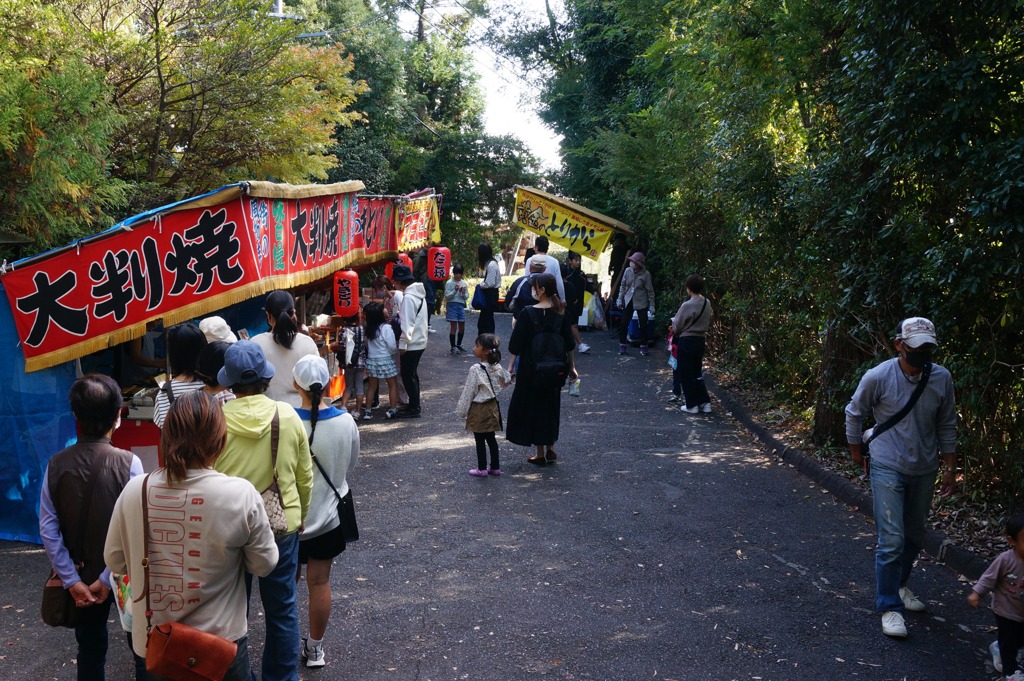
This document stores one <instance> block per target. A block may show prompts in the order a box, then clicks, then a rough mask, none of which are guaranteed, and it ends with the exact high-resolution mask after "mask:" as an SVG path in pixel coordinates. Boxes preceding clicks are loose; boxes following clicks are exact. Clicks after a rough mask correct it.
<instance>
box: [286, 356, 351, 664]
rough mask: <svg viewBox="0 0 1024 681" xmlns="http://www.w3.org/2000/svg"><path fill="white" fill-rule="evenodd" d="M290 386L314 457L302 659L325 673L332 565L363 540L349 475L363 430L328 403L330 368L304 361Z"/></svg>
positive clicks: (303, 541)
mask: <svg viewBox="0 0 1024 681" xmlns="http://www.w3.org/2000/svg"><path fill="white" fill-rule="evenodd" d="M291 376H292V384H293V385H294V387H295V389H296V390H297V391H298V394H299V396H300V397H301V398H302V406H301V407H300V408H298V409H296V410H295V411H296V412H298V414H299V418H301V419H302V424H303V425H304V426H305V427H306V432H307V433H308V435H309V451H310V454H312V455H313V468H314V469H316V470H314V471H313V494H312V497H311V498H310V503H309V514H308V515H307V516H306V522H305V524H304V527H303V530H302V534H301V535H299V570H298V574H297V576H296V577H297V579H301V577H302V566H303V565H306V566H307V567H306V585H307V587H308V588H309V635H308V636H307V637H304V638H303V639H302V650H301V654H302V657H303V659H305V661H306V666H307V667H323V666H324V665H325V664H326V660H325V658H324V643H323V640H324V635H325V634H326V633H327V621H328V619H330V616H331V563H332V562H333V561H334V558H335V557H336V556H338V555H339V554H340V553H341V552H342V551H344V550H345V545H346V543H347V542H350V541H355V540H356V539H358V538H359V529H358V527H357V525H356V515H355V509H354V507H353V504H352V491H351V490H350V489H349V486H348V474H349V473H350V472H352V469H353V468H355V465H356V461H358V459H359V429H358V428H356V422H355V421H354V420H353V419H352V415H351V414H349V413H348V411H347V410H345V409H338V408H336V407H334V406H332V405H331V402H330V401H329V400H325V399H324V388H325V387H326V386H327V383H328V381H329V380H330V373H329V372H328V371H327V362H325V361H324V360H323V359H322V358H320V357H312V356H309V357H303V358H301V359H300V360H299V361H298V362H296V364H295V368H294V369H293V370H292V373H291Z"/></svg>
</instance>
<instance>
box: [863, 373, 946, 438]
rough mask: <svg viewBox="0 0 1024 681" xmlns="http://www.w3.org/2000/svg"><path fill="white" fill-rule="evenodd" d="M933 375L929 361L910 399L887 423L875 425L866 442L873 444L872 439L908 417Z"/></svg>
mask: <svg viewBox="0 0 1024 681" xmlns="http://www.w3.org/2000/svg"><path fill="white" fill-rule="evenodd" d="M896 361H899V360H896ZM902 370H903V369H902V368H901V369H900V371H902ZM931 375H932V365H931V362H929V363H928V364H925V365H924V370H923V371H922V372H921V380H920V381H918V382H917V386H916V387H915V388H914V392H913V393H912V394H911V395H910V399H909V400H907V403H906V404H904V405H903V408H902V409H900V410H899V411H898V412H896V413H895V414H893V415H892V416H891V417H889V419H888V420H886V422H885V423H883V424H881V425H879V426H875V429H874V430H872V431H871V437H869V438H868V439H867V441H866V442H865V443H864V444H871V441H872V440H874V439H875V438H876V437H878V436H879V435H881V434H882V433H884V432H885V431H887V430H889V429H890V428H892V427H893V426H895V425H896V424H897V423H899V422H900V421H902V420H903V419H904V418H906V416H907V414H909V413H910V410H911V409H913V408H914V405H915V404H917V400H918V398H920V397H921V393H923V392H924V388H925V386H926V385H928V377H929V376H931Z"/></svg>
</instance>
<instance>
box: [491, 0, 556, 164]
mask: <svg viewBox="0 0 1024 681" xmlns="http://www.w3.org/2000/svg"><path fill="white" fill-rule="evenodd" d="M499 2H502V3H506V4H509V5H513V6H517V7H520V8H522V9H524V10H526V11H527V12H528V13H529V14H530V15H533V16H536V17H537V18H538V19H543V18H544V17H545V13H546V11H545V6H544V0H499ZM552 2H553V7H555V8H556V10H555V11H558V10H559V9H560V7H561V2H560V0H552ZM496 4H497V3H494V4H492V10H493V7H494V6H495V5H496ZM473 54H474V57H475V59H476V71H477V73H478V74H480V86H481V88H483V90H484V96H485V97H486V102H487V107H486V109H485V111H484V124H485V127H486V130H487V132H488V133H490V134H492V135H506V134H512V135H515V136H516V137H518V138H519V139H521V140H523V142H525V143H526V145H527V147H529V149H530V150H531V151H532V152H533V153H534V155H536V156H537V158H539V159H540V160H541V163H542V164H543V165H544V167H545V168H547V169H550V170H554V169H557V168H558V166H559V165H560V164H561V160H560V158H559V155H558V141H559V137H558V136H556V135H555V134H554V132H552V131H551V129H550V128H548V127H547V126H546V125H544V123H543V122H542V121H541V120H540V118H538V116H537V106H536V103H535V102H532V101H531V98H530V97H529V96H528V84H527V83H526V81H525V80H524V78H523V77H522V76H521V75H520V73H521V70H520V69H519V68H518V66H517V65H516V64H513V63H512V62H510V61H508V60H506V59H499V58H498V57H497V56H496V55H495V54H494V52H492V51H490V50H489V49H488V48H485V47H482V46H479V45H478V46H476V47H475V48H474V50H473Z"/></svg>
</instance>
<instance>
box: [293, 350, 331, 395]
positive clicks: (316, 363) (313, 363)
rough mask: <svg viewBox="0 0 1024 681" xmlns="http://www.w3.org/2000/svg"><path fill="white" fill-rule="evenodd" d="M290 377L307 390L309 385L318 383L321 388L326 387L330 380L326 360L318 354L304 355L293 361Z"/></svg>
mask: <svg viewBox="0 0 1024 681" xmlns="http://www.w3.org/2000/svg"><path fill="white" fill-rule="evenodd" d="M292 378H293V379H295V384H296V385H298V386H299V387H300V388H302V389H303V390H307V391H308V390H309V386H311V385H313V384H314V383H319V384H320V387H321V388H326V387H327V384H328V383H329V382H330V380H331V374H330V372H329V371H327V362H326V361H325V360H324V358H323V357H320V356H318V355H305V356H304V357H302V358H300V359H299V361H298V362H296V363H295V368H294V369H292Z"/></svg>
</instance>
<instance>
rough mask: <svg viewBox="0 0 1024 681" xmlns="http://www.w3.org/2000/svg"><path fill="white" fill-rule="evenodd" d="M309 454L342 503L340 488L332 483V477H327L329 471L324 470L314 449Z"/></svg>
mask: <svg viewBox="0 0 1024 681" xmlns="http://www.w3.org/2000/svg"><path fill="white" fill-rule="evenodd" d="M309 453H310V455H311V456H312V457H313V463H315V464H316V467H317V468H319V469H320V475H322V476H324V480H326V481H327V484H328V485H330V486H331V489H332V490H334V496H336V497H338V502H339V503H340V502H341V493H340V492H338V488H337V487H335V486H334V483H333V482H331V476H329V475H327V471H325V470H324V467H323V466H322V465H321V464H320V461H319V460H318V459H317V458H316V454H313V450H312V449H311V450H309Z"/></svg>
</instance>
